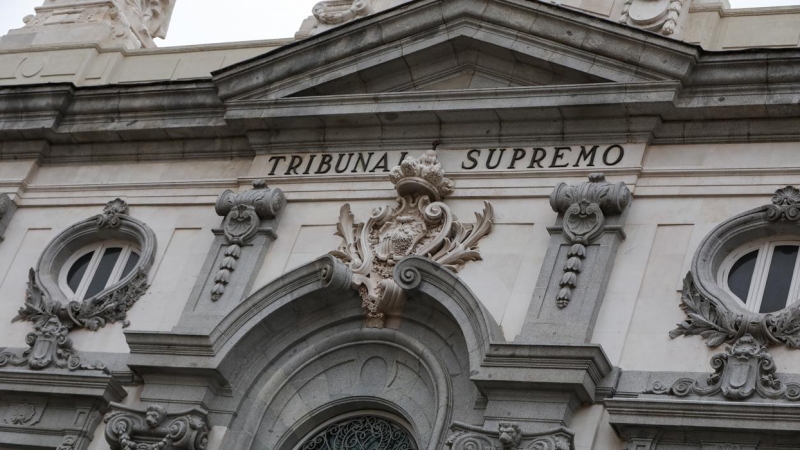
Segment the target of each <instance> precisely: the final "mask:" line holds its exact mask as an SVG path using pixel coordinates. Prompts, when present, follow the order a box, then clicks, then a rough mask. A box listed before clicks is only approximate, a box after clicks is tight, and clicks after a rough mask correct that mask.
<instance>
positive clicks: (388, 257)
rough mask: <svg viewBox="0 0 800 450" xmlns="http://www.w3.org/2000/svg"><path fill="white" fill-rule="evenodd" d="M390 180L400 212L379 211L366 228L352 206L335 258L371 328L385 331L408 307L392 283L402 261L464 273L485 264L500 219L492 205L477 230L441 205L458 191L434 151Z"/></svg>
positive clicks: (343, 215) (345, 211)
mask: <svg viewBox="0 0 800 450" xmlns="http://www.w3.org/2000/svg"><path fill="white" fill-rule="evenodd" d="M389 179H390V180H391V182H392V184H394V185H395V188H396V190H397V194H398V196H399V197H398V198H397V203H398V207H397V208H392V207H389V206H385V207H381V208H377V209H375V210H374V211H373V212H372V216H371V217H370V218H369V220H368V221H367V223H366V224H363V223H355V221H354V216H353V214H352V213H351V212H350V204H347V203H346V204H345V205H344V206H342V209H341V212H340V215H339V223H338V224H337V227H336V228H337V232H336V235H337V236H339V237H341V238H342V244H341V245H340V246H339V248H338V249H337V250H335V251H332V252H331V253H330V254H331V255H333V256H335V257H336V258H338V259H340V260H341V261H343V262H344V263H345V264H347V265H348V267H349V268H350V270H352V272H353V286H354V288H356V289H358V292H359V294H360V295H361V299H362V300H363V306H364V308H365V309H366V310H367V326H368V327H377V328H380V327H383V325H384V318H385V317H384V316H385V315H387V314H388V315H393V313H396V312H397V311H399V309H400V308H402V305H403V304H404V302H405V299H406V294H405V292H404V291H403V290H402V289H401V288H400V287H398V286H397V284H395V282H394V280H392V271H393V268H394V265H395V264H396V263H397V262H398V261H400V260H401V259H402V258H404V257H406V256H409V255H419V256H424V257H427V258H430V259H431V260H433V261H435V262H438V263H439V264H441V265H442V266H444V267H445V268H447V269H449V270H452V271H453V272H458V271H459V270H461V269H462V268H463V267H464V264H465V263H466V262H468V261H476V260H480V259H481V255H480V251H479V249H478V242H479V241H480V240H481V239H482V238H483V237H484V236H486V235H487V234H489V233H490V232H491V230H492V219H493V214H494V213H493V210H492V206H491V205H490V204H489V203H488V202H484V210H483V212H482V213H475V216H476V218H477V220H476V223H475V224H462V223H461V222H459V221H458V218H456V217H455V216H454V215H453V213H452V212H451V211H450V208H449V207H448V206H447V205H445V204H444V203H442V202H441V201H440V200H441V199H442V198H443V197H444V196H446V195H448V194H450V193H452V192H453V189H454V186H453V182H452V181H451V180H449V179H448V178H446V177H445V176H444V171H443V170H442V166H441V164H439V161H438V160H437V159H436V152H435V151H433V150H429V151H428V152H426V153H425V154H424V155H422V156H421V157H420V158H419V159H415V158H408V159H406V160H404V161H403V162H402V163H401V165H400V166H397V167H395V168H394V169H392V171H391V172H390V174H389Z"/></svg>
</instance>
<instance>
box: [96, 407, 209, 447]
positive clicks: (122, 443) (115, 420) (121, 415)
mask: <svg viewBox="0 0 800 450" xmlns="http://www.w3.org/2000/svg"><path fill="white" fill-rule="evenodd" d="M111 409H112V411H111V412H109V413H108V414H106V417H105V419H104V422H105V423H106V432H105V436H106V442H108V444H109V446H110V447H111V448H112V449H113V450H133V449H136V450H205V449H206V447H207V446H208V429H209V427H208V411H205V410H203V409H200V408H193V409H190V410H187V411H181V412H178V413H172V414H170V413H167V411H166V409H165V408H164V407H162V406H160V405H150V406H149V407H147V409H146V410H139V409H134V408H129V407H127V406H123V405H121V404H119V403H111Z"/></svg>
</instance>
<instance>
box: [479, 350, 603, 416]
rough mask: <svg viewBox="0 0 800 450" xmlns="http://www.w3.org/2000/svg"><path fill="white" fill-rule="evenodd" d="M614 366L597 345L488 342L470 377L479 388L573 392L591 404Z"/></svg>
mask: <svg viewBox="0 0 800 450" xmlns="http://www.w3.org/2000/svg"><path fill="white" fill-rule="evenodd" d="M613 369H614V368H613V366H612V365H611V362H610V361H609V359H608V357H607V356H606V354H605V352H604V351H603V348H602V347H601V346H600V345H597V344H585V345H530V344H511V343H508V344H491V345H490V346H489V351H488V352H487V353H486V355H485V356H484V358H483V362H482V363H481V368H480V370H479V371H477V372H473V374H472V375H471V377H470V379H471V380H472V381H473V382H474V383H475V384H476V385H477V386H478V387H479V388H481V389H484V388H496V387H502V388H504V389H542V388H544V389H547V390H560V391H572V392H573V393H574V394H575V395H576V396H577V397H578V399H580V400H581V401H582V402H591V403H594V402H595V401H596V399H597V397H598V395H597V392H596V390H597V389H598V388H599V387H601V386H600V384H601V382H602V380H603V379H604V378H605V377H607V376H608V375H609V374H611V373H612V371H613Z"/></svg>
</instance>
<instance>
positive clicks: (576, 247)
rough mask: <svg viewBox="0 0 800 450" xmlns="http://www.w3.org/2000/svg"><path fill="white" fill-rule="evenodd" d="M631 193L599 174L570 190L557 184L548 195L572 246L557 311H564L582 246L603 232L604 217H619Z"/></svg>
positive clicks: (583, 255) (582, 256)
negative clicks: (614, 215) (560, 215)
mask: <svg viewBox="0 0 800 450" xmlns="http://www.w3.org/2000/svg"><path fill="white" fill-rule="evenodd" d="M630 196H631V192H630V190H628V187H627V186H625V183H622V182H620V183H617V184H611V183H609V182H607V181H606V178H605V176H604V175H603V174H602V173H593V174H590V175H589V181H588V182H585V183H580V184H577V185H575V186H570V185H568V184H566V183H559V184H558V185H557V186H556V188H555V190H553V193H552V194H551V195H550V206H551V207H552V208H553V210H554V211H556V212H558V213H561V214H563V215H564V217H563V226H562V230H563V232H564V236H565V237H566V239H567V241H569V242H570V243H572V247H570V249H569V252H568V253H567V262H566V264H565V265H564V273H563V275H562V276H561V281H560V282H559V285H560V286H561V289H560V290H559V292H558V296H557V297H556V303H557V304H558V307H559V308H566V307H567V305H568V304H569V302H570V300H571V299H572V292H573V290H574V289H575V287H576V286H577V283H578V275H579V274H580V273H581V270H582V268H583V260H584V259H585V258H586V246H587V245H589V244H591V243H592V242H594V241H595V240H596V239H597V238H599V237H600V235H602V234H603V232H604V231H605V224H606V214H620V213H622V212H623V211H624V210H625V208H627V207H628V204H629V203H630Z"/></svg>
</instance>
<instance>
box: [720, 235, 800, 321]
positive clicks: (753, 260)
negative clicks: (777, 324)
mask: <svg viewBox="0 0 800 450" xmlns="http://www.w3.org/2000/svg"><path fill="white" fill-rule="evenodd" d="M798 250H800V241H796V240H774V239H769V240H762V241H758V242H755V243H753V244H750V245H745V246H743V247H741V248H739V249H738V250H736V251H734V252H732V253H731V254H730V255H729V256H728V257H727V258H726V260H725V262H724V263H723V264H722V270H721V272H720V280H719V281H720V284H721V285H722V287H723V288H724V289H726V290H727V291H728V292H729V293H730V294H732V295H733V296H734V297H736V298H737V299H739V300H740V301H741V302H742V303H743V304H744V305H745V307H746V308H747V310H748V311H752V312H757V313H771V312H775V311H778V310H781V309H783V308H785V307H787V306H789V305H791V304H793V303H795V302H796V301H797V300H798V297H800V258H798Z"/></svg>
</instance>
